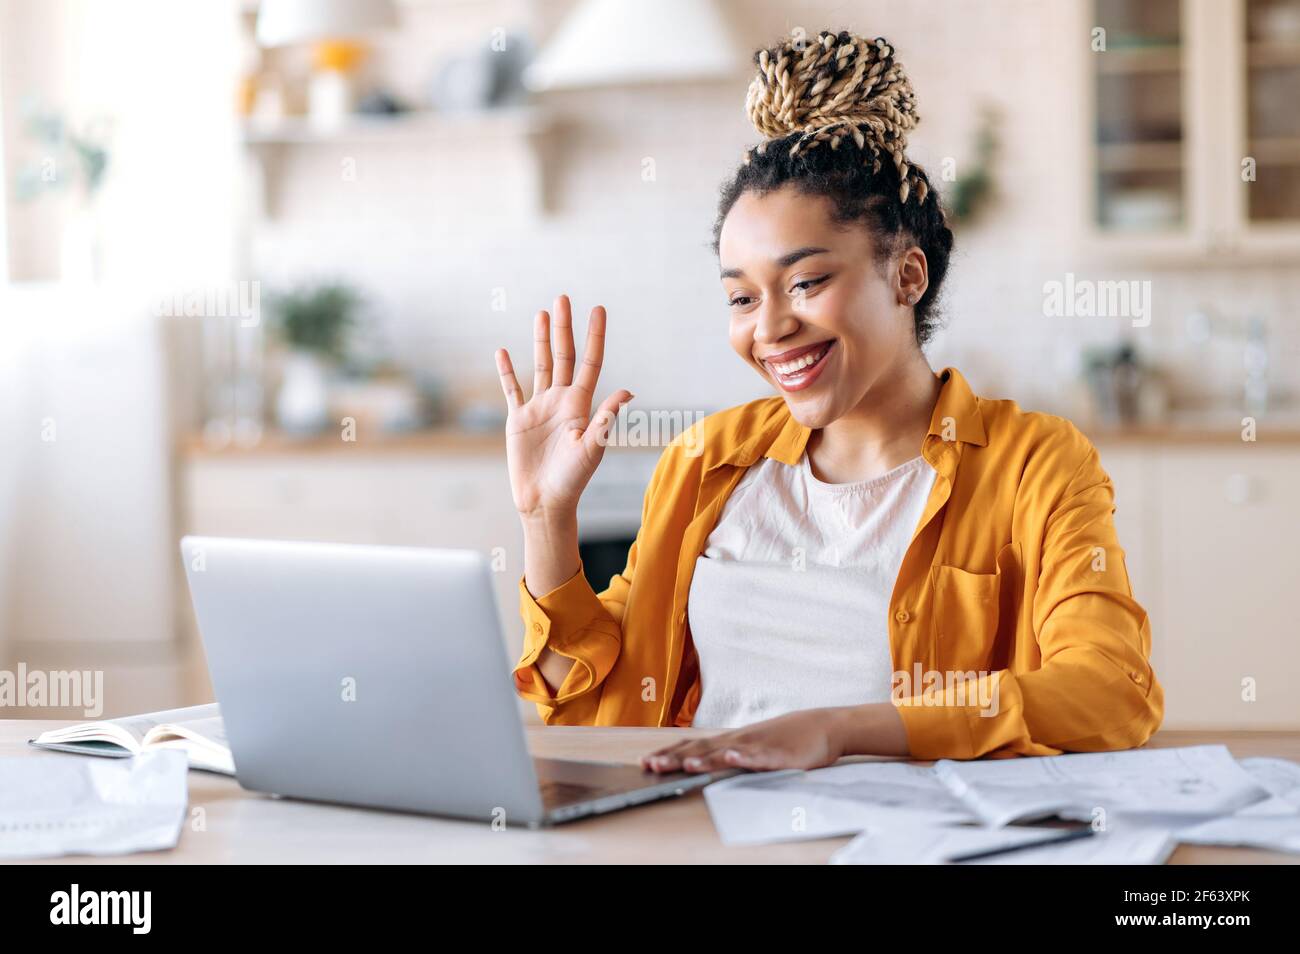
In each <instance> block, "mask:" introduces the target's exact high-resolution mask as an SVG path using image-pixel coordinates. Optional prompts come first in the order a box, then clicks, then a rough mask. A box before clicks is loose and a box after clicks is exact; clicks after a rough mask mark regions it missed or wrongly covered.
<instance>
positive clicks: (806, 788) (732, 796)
mask: <svg viewBox="0 0 1300 954" xmlns="http://www.w3.org/2000/svg"><path fill="white" fill-rule="evenodd" d="M704 800H705V803H706V804H707V805H708V806H709V814H710V815H711V816H712V817H713V824H714V827H715V828H716V829H717V831H718V837H719V838H720V839H721V840H722V843H723V844H725V845H757V844H767V843H770V842H777V841H792V840H799V839H812V838H829V837H833V836H835V835H848V834H854V833H856V832H859V831H862V830H863V829H864V828H865V827H867V825H868V824H870V823H871V822H873V821H874V822H889V821H893V822H899V823H901V822H904V821H911V822H932V823H937V824H944V823H955V822H962V821H970V820H972V819H973V816H972V814H971V812H969V811H967V810H966V809H964V808H963V807H962V806H961V804H960V803H959V802H957V800H956V799H955V798H954V797H953V796H952V795H951V793H949V792H948V790H947V789H946V788H945V787H944V786H943V785H942V784H941V783H940V782H939V781H938V779H936V778H935V776H934V774H933V773H932V772H931V770H930V769H929V768H928V767H925V766H919V765H912V764H909V763H907V762H848V763H844V764H841V765H833V766H830V767H829V768H823V769H815V770H813V771H810V772H804V771H799V770H789V771H779V772H758V773H753V774H745V775H736V776H733V777H731V778H728V779H724V780H722V781H720V782H714V783H713V784H712V785H709V786H708V787H707V788H705V789H704Z"/></svg>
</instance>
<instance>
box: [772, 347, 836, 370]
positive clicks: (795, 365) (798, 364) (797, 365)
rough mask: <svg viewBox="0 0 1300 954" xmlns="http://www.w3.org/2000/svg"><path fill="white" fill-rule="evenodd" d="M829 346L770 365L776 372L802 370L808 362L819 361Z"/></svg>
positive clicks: (814, 362)
mask: <svg viewBox="0 0 1300 954" xmlns="http://www.w3.org/2000/svg"><path fill="white" fill-rule="evenodd" d="M829 347H830V346H829V345H827V346H826V347H825V348H819V349H818V350H816V351H810V352H808V353H807V354H806V355H804V356H803V357H802V358H795V359H794V360H793V361H788V362H786V363H784V364H774V363H773V364H772V367H773V368H775V369H776V371H777V373H778V374H794V373H795V372H796V371H799V370H802V369H803V368H806V367H808V366H809V365H810V364H816V363H817V362H818V361H820V360H821V357H822V355H824V354H825V353H826V351H827V348H829Z"/></svg>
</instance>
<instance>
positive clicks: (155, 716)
mask: <svg viewBox="0 0 1300 954" xmlns="http://www.w3.org/2000/svg"><path fill="white" fill-rule="evenodd" d="M213 717H215V718H216V719H217V721H220V710H219V709H218V708H217V704H216V703H215V702H213V703H209V704H208V705H204V706H188V707H186V708H184V709H163V710H161V711H159V712H146V713H144V714H142V715H132V716H122V717H121V718H119V719H105V720H103V721H101V722H79V723H77V724H76V725H70V726H64V727H63V728H61V729H51V730H50V731H48V732H42V733H41V734H40V735H39V736H37V738H36V739H35V742H36V744H37V745H42V744H46V743H50V742H73V743H75V742H111V743H113V744H115V745H120V746H121V747H122V748H124V749H126V750H127V751H129V752H131V753H132V754H138V753H139V752H140V751H141V749H142V747H143V746H144V743H145V737H146V736H147V735H148V734H149V732H150V730H152V729H154V728H157V727H158V726H160V725H163V724H166V723H172V724H173V725H184V724H187V723H191V722H200V721H203V720H206V719H211V718H213ZM222 743H223V744H224V738H223V740H222Z"/></svg>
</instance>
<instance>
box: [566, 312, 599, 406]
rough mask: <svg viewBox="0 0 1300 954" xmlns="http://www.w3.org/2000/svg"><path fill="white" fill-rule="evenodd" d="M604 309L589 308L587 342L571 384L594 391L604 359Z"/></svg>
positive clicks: (591, 392)
mask: <svg viewBox="0 0 1300 954" xmlns="http://www.w3.org/2000/svg"><path fill="white" fill-rule="evenodd" d="M605 317H606V316H605V309H604V307H603V306H601V305H597V306H596V307H595V308H593V309H591V318H590V319H589V320H588V321H587V344H586V347H585V348H584V350H583V355H582V366H581V367H580V368H578V376H577V377H576V378H575V379H574V381H573V386H574V387H576V388H578V389H580V390H583V391H586V392H587V393H588V394H595V393H596V382H597V381H598V380H599V379H600V366H601V363H602V362H603V361H604V360H605Z"/></svg>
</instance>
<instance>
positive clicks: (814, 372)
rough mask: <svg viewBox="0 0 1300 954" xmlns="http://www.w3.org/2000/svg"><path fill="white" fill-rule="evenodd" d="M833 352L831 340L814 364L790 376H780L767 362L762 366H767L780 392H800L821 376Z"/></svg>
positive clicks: (833, 345) (833, 344)
mask: <svg viewBox="0 0 1300 954" xmlns="http://www.w3.org/2000/svg"><path fill="white" fill-rule="evenodd" d="M834 351H835V341H834V340H831V341H828V342H826V344H825V351H823V352H822V356H821V357H820V358H819V359H818V360H817V363H816V364H810V365H808V366H807V367H804V368H800V369H799V370H798V371H795V372H794V373H792V374H782V373H781V372H780V371H778V370H777V369H776V368H775V367H773V366H772V365H771V364H770V363H769V362H766V361H765V362H764V364H766V365H767V370H768V373H770V374H771V375H772V378H773V379H774V380H775V381H776V383H777V384H779V385H780V386H781V388H782V390H785V391H802V390H803V389H804V388H807V387H810V386H811V385H812V384H813V382H814V381H816V380H817V378H818V377H820V376H821V373H822V371H823V370H824V369H825V367H826V364H827V362H828V361H829V360H830V358H831V355H832V353H833V352H834Z"/></svg>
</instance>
